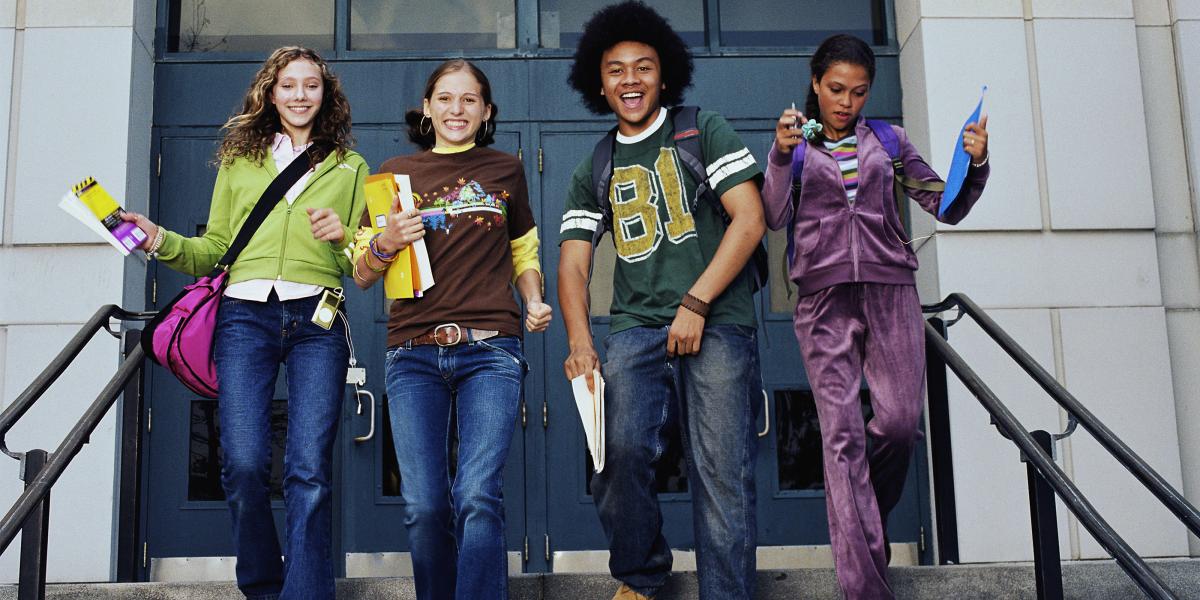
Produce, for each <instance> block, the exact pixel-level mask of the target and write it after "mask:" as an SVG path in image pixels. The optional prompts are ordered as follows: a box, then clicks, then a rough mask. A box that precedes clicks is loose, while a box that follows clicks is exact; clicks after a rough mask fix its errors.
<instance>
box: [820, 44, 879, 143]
mask: <svg viewBox="0 0 1200 600" xmlns="http://www.w3.org/2000/svg"><path fill="white" fill-rule="evenodd" d="M812 86H813V92H815V93H816V94H817V105H818V106H819V107H820V109H821V124H822V125H823V126H824V127H825V132H824V133H825V137H827V138H829V139H831V140H838V139H841V138H843V137H845V136H846V135H848V134H849V133H851V132H852V131H853V129H854V123H855V121H857V120H858V115H859V113H861V112H862V108H863V105H864V104H866V103H867V96H868V95H869V94H870V91H871V79H870V77H869V76H868V75H867V69H866V68H865V67H863V66H861V65H856V64H852V63H848V62H836V63H833V64H832V65H829V68H828V69H827V70H826V71H825V74H824V75H823V76H822V77H821V78H820V79H817V78H816V77H813V80H812Z"/></svg>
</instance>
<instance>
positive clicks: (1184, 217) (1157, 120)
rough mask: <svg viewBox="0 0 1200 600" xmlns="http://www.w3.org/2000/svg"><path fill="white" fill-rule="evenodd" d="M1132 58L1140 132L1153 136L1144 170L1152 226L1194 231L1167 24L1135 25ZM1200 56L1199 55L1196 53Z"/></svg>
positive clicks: (1173, 48)
mask: <svg viewBox="0 0 1200 600" xmlns="http://www.w3.org/2000/svg"><path fill="white" fill-rule="evenodd" d="M1137 39H1138V62H1139V64H1140V67H1141V73H1142V92H1143V97H1144V98H1145V102H1146V132H1147V134H1148V135H1149V139H1151V140H1154V149H1155V151H1154V160H1152V161H1151V162H1150V175H1151V177H1152V179H1153V187H1154V212H1155V222H1156V224H1157V226H1156V229H1157V230H1158V231H1159V232H1164V231H1188V232H1192V231H1195V219H1194V215H1193V214H1192V205H1191V191H1190V190H1189V189H1188V178H1187V173H1188V172H1187V154H1186V152H1185V149H1184V138H1183V130H1182V124H1183V114H1182V111H1181V108H1180V103H1179V81H1178V77H1177V76H1176V72H1175V43H1174V40H1172V38H1171V29H1170V28H1168V27H1138V28H1137ZM1196 58H1197V59H1200V57H1196Z"/></svg>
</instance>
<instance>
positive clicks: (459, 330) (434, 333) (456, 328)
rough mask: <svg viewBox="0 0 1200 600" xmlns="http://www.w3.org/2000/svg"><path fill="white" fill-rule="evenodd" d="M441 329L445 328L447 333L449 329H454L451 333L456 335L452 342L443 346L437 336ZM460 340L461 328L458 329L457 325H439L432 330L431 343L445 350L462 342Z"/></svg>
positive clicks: (461, 335) (461, 336)
mask: <svg viewBox="0 0 1200 600" xmlns="http://www.w3.org/2000/svg"><path fill="white" fill-rule="evenodd" d="M442 328H446V330H447V331H449V330H450V328H454V329H453V331H454V332H455V333H457V334H458V335H456V336H455V337H454V341H453V342H446V343H445V344H443V343H442V340H441V339H440V338H439V337H438V334H439V333H441V331H442ZM462 338H463V332H462V327H459V326H458V323H442V324H441V325H438V326H437V327H434V328H433V343H435V344H437V345H439V346H441V347H443V348H445V347H447V346H455V345H457V344H458V343H459V342H462Z"/></svg>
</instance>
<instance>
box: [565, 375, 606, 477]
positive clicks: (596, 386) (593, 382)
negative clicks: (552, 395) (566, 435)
mask: <svg viewBox="0 0 1200 600" xmlns="http://www.w3.org/2000/svg"><path fill="white" fill-rule="evenodd" d="M571 390H572V391H573V392H574V394H575V407H576V408H578V409H579V419H580V421H582V422H583V435H584V437H586V438H587V445H588V452H591V454H592V464H593V465H595V467H596V472H597V473H599V472H601V471H603V470H604V378H603V377H601V376H600V371H599V370H595V371H592V372H591V376H590V377H589V376H588V375H586V374H585V375H580V376H579V377H576V378H574V379H572V380H571Z"/></svg>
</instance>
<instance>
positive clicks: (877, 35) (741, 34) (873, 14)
mask: <svg viewBox="0 0 1200 600" xmlns="http://www.w3.org/2000/svg"><path fill="white" fill-rule="evenodd" d="M720 10H721V45H722V46H757V47H780V46H817V45H819V44H820V43H821V41H822V40H824V39H825V38H827V37H829V36H831V35H833V34H835V33H849V34H851V35H855V36H857V37H859V38H862V39H863V40H864V41H866V42H867V43H868V44H872V45H875V46H882V45H885V44H887V22H886V21H887V18H886V13H885V12H884V3H883V0H720Z"/></svg>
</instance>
